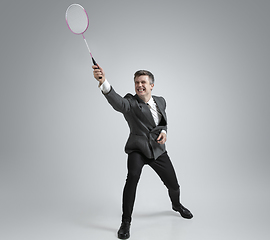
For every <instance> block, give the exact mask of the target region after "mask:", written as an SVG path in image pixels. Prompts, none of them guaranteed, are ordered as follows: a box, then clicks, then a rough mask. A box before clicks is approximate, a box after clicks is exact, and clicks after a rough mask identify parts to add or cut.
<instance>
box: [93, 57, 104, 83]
mask: <svg viewBox="0 0 270 240" xmlns="http://www.w3.org/2000/svg"><path fill="white" fill-rule="evenodd" d="M92 61H93V64H94V65H95V66H97V67H98V65H97V62H96V61H95V59H94V58H93V57H92ZM98 68H99V67H98ZM99 79H102V77H99Z"/></svg>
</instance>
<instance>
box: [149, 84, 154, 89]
mask: <svg viewBox="0 0 270 240" xmlns="http://www.w3.org/2000/svg"><path fill="white" fill-rule="evenodd" d="M153 88H154V83H152V84H150V89H151V91H152V90H153Z"/></svg>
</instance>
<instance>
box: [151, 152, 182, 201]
mask: <svg viewBox="0 0 270 240" xmlns="http://www.w3.org/2000/svg"><path fill="white" fill-rule="evenodd" d="M149 165H150V166H151V167H152V168H153V169H154V171H155V172H156V173H157V174H158V175H159V177H160V179H161V180H162V182H163V183H164V185H165V186H166V187H167V189H168V193H169V197H170V200H171V202H172V204H173V205H174V206H179V205H180V186H179V184H178V180H177V177H176V173H175V170H174V167H173V165H172V162H171V160H170V158H169V156H168V154H167V152H165V153H163V154H162V155H161V156H160V157H158V158H157V159H156V160H155V161H152V162H151V163H150V164H149Z"/></svg>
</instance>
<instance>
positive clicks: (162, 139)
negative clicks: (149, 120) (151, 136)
mask: <svg viewBox="0 0 270 240" xmlns="http://www.w3.org/2000/svg"><path fill="white" fill-rule="evenodd" d="M166 141H167V135H166V133H164V132H161V133H160V134H159V136H158V138H157V142H158V143H159V144H164V143H165V142H166Z"/></svg>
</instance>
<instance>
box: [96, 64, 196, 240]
mask: <svg viewBox="0 0 270 240" xmlns="http://www.w3.org/2000/svg"><path fill="white" fill-rule="evenodd" d="M93 69H94V72H93V74H94V77H95V78H96V79H97V80H98V81H99V88H100V89H101V91H102V92H103V94H104V96H105V98H106V99H107V100H108V102H109V103H110V105H111V106H112V107H113V108H114V109H115V110H116V111H119V112H121V113H122V114H123V115H124V117H125V119H126V121H127V123H128V126H129V128H130V134H129V138H128V140H127V143H126V146H125V152H126V153H127V154H128V163H127V164H128V174H127V179H126V183H125V187H124V190H123V204H122V209H123V214H122V223H121V226H120V229H119V231H118V238H120V239H128V238H129V236H130V223H131V219H132V218H131V215H132V212H133V206H134V201H135V195H136V188H137V184H138V181H139V179H140V175H141V171H142V168H143V166H144V165H145V164H148V165H149V166H150V167H151V168H152V169H153V170H154V171H155V172H156V173H157V174H158V175H159V177H160V178H161V180H162V181H163V183H164V184H165V186H166V187H167V189H168V193H169V197H170V200H171V202H172V209H173V210H174V211H177V212H179V213H180V214H181V216H182V217H184V218H188V219H190V218H192V217H193V215H192V213H191V212H190V211H189V210H188V209H187V208H185V207H184V206H183V205H182V204H181V203H180V186H179V184H178V181H177V177H176V174H175V171H174V167H173V165H172V163H171V161H170V158H169V156H168V154H167V151H166V148H165V142H166V140H167V117H166V112H165V108H166V102H165V99H164V98H163V97H157V96H153V95H152V89H153V87H154V76H153V74H152V73H151V72H149V71H146V70H139V71H137V72H136V73H135V74H134V83H135V92H136V94H135V95H132V94H127V95H126V96H125V97H121V96H120V95H118V94H117V93H116V92H115V90H114V89H113V87H112V86H111V85H110V84H109V82H108V81H107V80H106V78H105V73H104V71H103V69H102V68H101V67H100V66H95V65H94V66H93Z"/></svg>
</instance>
